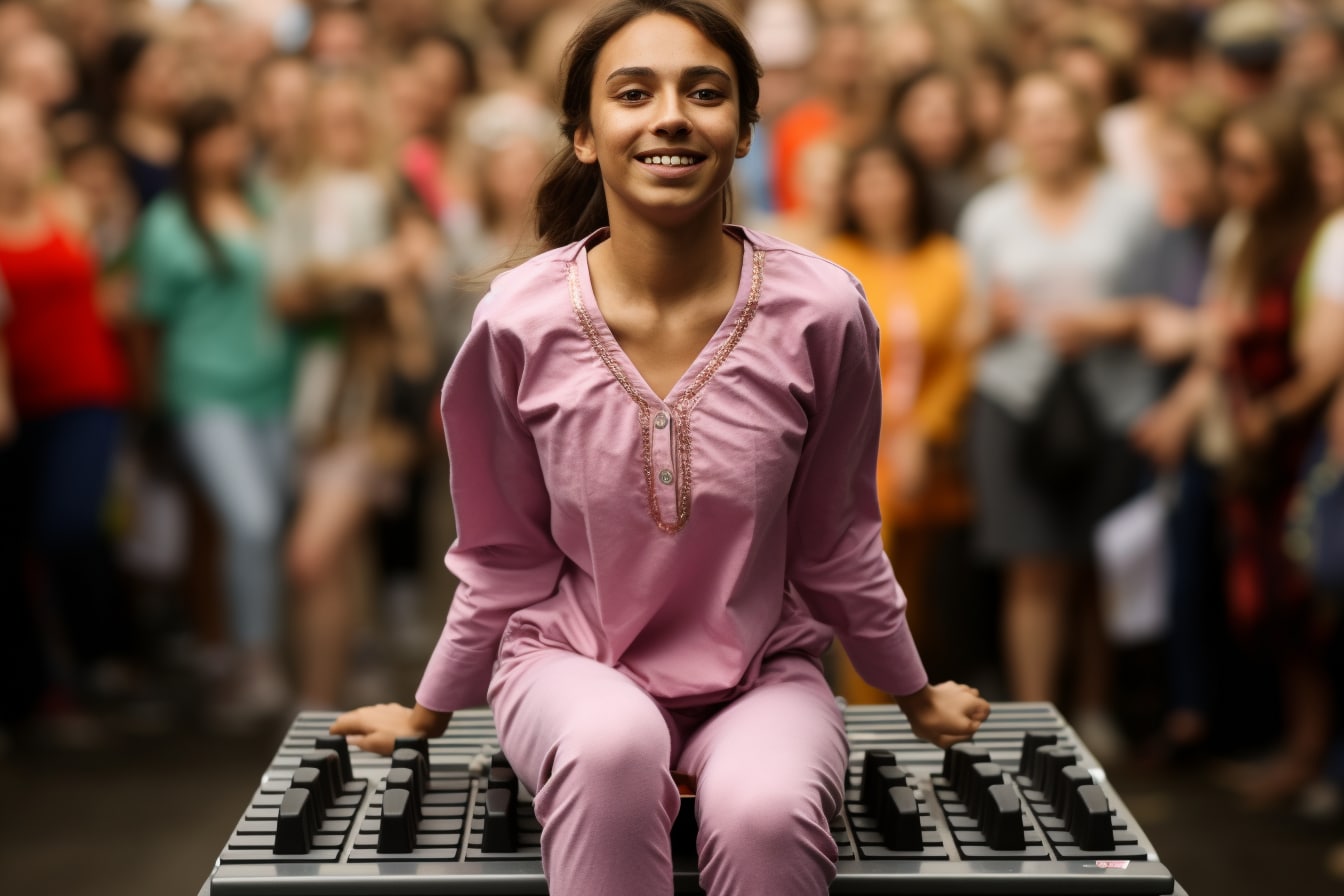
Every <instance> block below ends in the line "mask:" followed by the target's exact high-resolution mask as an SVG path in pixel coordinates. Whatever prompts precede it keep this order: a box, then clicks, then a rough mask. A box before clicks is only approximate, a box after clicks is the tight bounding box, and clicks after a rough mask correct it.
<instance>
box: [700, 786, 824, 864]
mask: <svg viewBox="0 0 1344 896" xmlns="http://www.w3.org/2000/svg"><path fill="white" fill-rule="evenodd" d="M702 784H703V782H702ZM701 790H702V795H701V796H699V797H697V800H698V801H699V802H700V804H701V805H700V813H699V818H698V822H699V827H700V840H701V848H702V849H705V850H709V851H719V852H721V853H722V852H726V853H730V854H742V853H752V852H759V851H761V850H762V849H764V850H765V851H766V852H771V851H772V850H773V849H774V848H776V847H778V848H779V849H781V850H782V851H783V852H785V853H787V852H789V851H790V850H789V847H790V845H794V846H797V845H821V846H822V847H823V849H824V848H826V847H828V846H832V845H833V840H832V838H831V835H830V819H831V816H832V815H833V814H835V810H836V807H835V806H834V805H832V804H833V802H834V801H833V800H832V799H830V798H829V797H827V796H826V795H825V793H824V792H823V789H822V788H817V789H807V788H799V787H789V786H785V785H783V784H781V783H780V782H768V783H767V784H766V785H765V786H756V787H754V786H750V784H749V783H745V782H743V783H740V784H738V785H737V786H735V787H734V788H733V789H732V791H731V792H730V793H728V794H720V795H718V798H717V799H705V797H704V795H703V786H702V788H701Z"/></svg>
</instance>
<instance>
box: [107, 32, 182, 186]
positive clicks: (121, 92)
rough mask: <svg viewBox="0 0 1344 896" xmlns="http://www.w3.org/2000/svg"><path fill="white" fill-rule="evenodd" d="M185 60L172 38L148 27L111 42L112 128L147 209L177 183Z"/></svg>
mask: <svg viewBox="0 0 1344 896" xmlns="http://www.w3.org/2000/svg"><path fill="white" fill-rule="evenodd" d="M181 64H182V61H181V59H180V57H179V56H178V55H177V51H176V49H175V48H174V47H173V46H172V44H170V43H168V42H167V41H166V40H163V39H162V38H158V37H154V36H152V35H150V34H146V33H142V32H128V33H124V34H120V35H118V36H117V37H116V39H115V40H113V41H112V44H111V46H110V47H109V48H108V52H107V59H106V69H107V72H106V76H107V78H108V80H109V81H110V83H111V85H112V87H111V96H112V101H113V103H114V104H115V105H114V107H113V108H112V109H111V110H108V116H109V118H108V132H109V134H110V136H111V138H112V140H113V142H114V143H115V144H116V146H117V149H118V151H119V152H120V153H121V156H122V163H123V164H124V165H125V167H126V176H127V177H128V178H129V179H130V182H131V186H132V187H133V188H134V190H135V195H136V198H137V199H138V200H139V204H140V207H141V208H142V209H143V208H145V206H147V205H149V203H150V202H152V201H153V200H154V199H155V197H157V196H158V195H159V194H160V193H162V192H163V191H164V190H166V189H168V187H169V186H171V184H172V178H173V171H174V165H175V164H176V162H177V154H178V147H179V142H178V132H177V115H178V112H179V111H180V110H181V103H182V98H183V97H182V92H181V89H180V85H181V82H180V79H179V76H178V75H179V69H180V67H181Z"/></svg>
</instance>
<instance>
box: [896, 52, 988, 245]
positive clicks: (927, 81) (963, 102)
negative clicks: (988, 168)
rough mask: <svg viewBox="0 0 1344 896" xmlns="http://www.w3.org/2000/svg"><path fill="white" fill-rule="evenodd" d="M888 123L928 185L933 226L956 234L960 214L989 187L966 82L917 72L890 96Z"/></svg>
mask: <svg viewBox="0 0 1344 896" xmlns="http://www.w3.org/2000/svg"><path fill="white" fill-rule="evenodd" d="M887 121H888V123H889V126H890V127H891V129H892V130H893V131H894V132H895V134H896V135H897V136H898V137H900V138H901V140H902V141H904V142H905V143H906V145H908V146H909V147H910V148H911V150H913V151H914V153H915V156H916V158H917V159H918V160H919V164H920V167H921V169H922V171H923V172H924V176H925V177H928V178H929V180H930V183H931V186H932V190H933V201H934V222H935V226H936V227H937V228H938V229H939V230H942V231H943V232H945V233H952V232H953V231H955V230H956V226H957V221H958V220H959V219H960V217H961V211H962V209H963V208H965V207H966V203H967V202H969V201H970V199H971V197H972V196H973V195H975V193H976V192H977V191H978V190H979V189H980V188H981V187H983V186H984V185H985V182H986V178H985V176H984V175H983V174H982V173H981V170H980V167H979V161H980V160H979V151H978V150H979V147H978V146H977V145H976V142H975V134H974V132H973V131H972V130H971V128H970V101H969V98H968V95H967V90H966V87H965V85H964V83H963V82H962V80H961V79H960V78H959V77H957V76H956V75H954V74H953V73H952V72H951V71H948V70H946V69H942V68H938V67H936V66H929V67H926V68H922V69H918V70H916V71H915V72H913V73H912V74H910V75H909V76H908V77H907V78H906V79H905V80H904V81H901V82H900V83H898V84H897V85H896V88H895V90H893V91H892V95H891V101H890V105H889V112H888V116H887Z"/></svg>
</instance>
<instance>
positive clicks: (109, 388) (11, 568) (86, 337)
mask: <svg viewBox="0 0 1344 896" xmlns="http://www.w3.org/2000/svg"><path fill="white" fill-rule="evenodd" d="M42 124H43V123H42V118H41V115H40V111H39V110H38V109H37V108H36V107H35V106H34V105H33V104H32V103H31V102H29V101H28V100H27V99H24V98H22V97H20V96H18V95H16V94H13V93H0V286H2V287H3V293H2V297H3V304H0V335H3V341H2V342H0V468H3V469H2V470H0V478H2V479H3V480H4V481H3V485H4V488H5V492H4V493H5V500H3V501H0V516H3V517H4V518H5V521H4V525H3V530H4V535H5V538H6V541H7V542H8V543H7V544H6V549H5V551H4V554H3V557H2V559H3V560H4V561H5V563H6V568H5V569H3V570H0V585H3V586H4V592H3V593H4V597H3V598H2V599H0V610H2V611H3V613H4V616H5V618H4V621H3V623H0V632H3V635H2V637H3V639H4V645H3V649H0V657H3V663H4V675H3V678H4V681H5V686H4V687H5V690H4V696H3V700H2V701H0V704H2V705H0V725H6V726H8V725H10V724H14V723H16V722H19V721H22V720H24V719H25V718H27V717H28V716H29V715H30V714H31V713H32V712H33V710H34V708H35V706H36V703H37V701H38V699H39V698H42V697H43V696H44V695H45V696H46V697H47V698H48V704H47V706H46V709H47V711H48V713H49V714H51V713H52V712H56V711H57V710H63V711H64V712H58V713H57V715H56V718H55V721H61V720H62V719H64V720H67V721H69V720H71V715H70V710H72V709H73V708H74V706H75V705H76V703H85V702H86V701H87V700H88V698H89V697H90V694H91V692H92V691H93V690H94V688H95V686H96V684H97V681H96V679H97V675H96V672H97V667H96V664H99V663H100V662H101V661H105V660H109V659H112V658H124V657H125V656H127V655H128V654H129V652H130V646H131V630H130V617H129V612H128V607H127V605H126V603H125V595H124V594H123V593H122V592H121V591H120V589H119V588H118V581H119V575H118V572H117V569H116V567H115V564H114V558H113V556H112V552H111V547H110V544H109V541H108V536H107V533H106V532H105V531H104V528H103V520H102V511H103V502H104V500H105V499H106V497H107V493H108V484H109V478H110V475H111V471H112V463H113V457H114V454H115V452H116V449H117V445H118V440H119V438H120V434H121V430H122V412H123V408H124V405H125V402H126V398H127V394H128V380H127V375H126V369H125V364H124V360H123V358H122V354H121V350H120V348H119V346H118V345H117V342H116V339H115V337H114V335H113V332H112V330H111V329H110V327H109V321H108V320H107V319H106V318H105V317H104V314H103V308H102V307H101V304H100V295H99V279H98V278H99V270H98V260H97V257H96V256H95V254H94V251H93V248H92V246H91V245H90V244H89V240H88V227H89V216H88V210H87V209H86V208H85V206H84V204H83V203H82V202H81V201H80V197H79V196H78V195H77V194H76V193H74V192H72V191H70V190H68V189H64V188H60V187H54V186H52V185H51V183H50V180H49V173H50V171H51V170H52V167H53V164H54V159H53V158H52V153H51V145H50V141H49V139H48V138H47V136H46V134H45V133H44V131H43V126H42ZM10 539H13V541H10ZM28 552H31V553H32V555H33V556H34V557H35V559H36V560H37V563H36V565H35V566H34V567H33V568H31V569H29V570H27V573H26V574H25V572H24V571H23V568H22V566H16V564H23V562H24V557H25V554H26V553H28ZM43 617H45V618H51V619H53V620H54V621H56V622H57V624H58V625H59V629H60V630H59V631H57V632H54V633H47V632H44V631H43V630H42V629H40V628H39V626H38V622H37V620H38V618H43ZM53 646H54V652H53V649H52V648H53ZM53 684H57V685H59V688H58V689H57V690H56V691H55V692H51V691H49V690H48V689H49V688H50V687H51V686H52V685H53ZM53 699H54V700H55V701H56V702H55V703H53V702H51V701H52V700H53Z"/></svg>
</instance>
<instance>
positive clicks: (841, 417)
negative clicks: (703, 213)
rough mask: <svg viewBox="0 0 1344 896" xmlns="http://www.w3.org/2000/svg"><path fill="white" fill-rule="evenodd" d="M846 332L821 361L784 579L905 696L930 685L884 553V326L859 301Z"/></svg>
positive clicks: (879, 677) (863, 663) (874, 680)
mask: <svg viewBox="0 0 1344 896" xmlns="http://www.w3.org/2000/svg"><path fill="white" fill-rule="evenodd" d="M843 326H844V332H843V338H842V340H840V342H839V345H838V346H833V347H832V348H831V351H830V352H827V353H826V354H828V355H830V357H820V358H818V359H817V360H818V373H817V381H816V399H815V402H814V405H813V411H812V415H811V420H810V423H809V426H808V432H807V437H806V441H805V443H804V445H803V449H802V454H801V457H800V459H799V464H798V469H797V473H796V476H795V479H794V483H793V487H792V490H791V492H790V495H789V511H788V513H789V528H788V540H789V546H788V569H787V575H788V580H789V582H790V584H791V585H792V586H793V588H794V589H795V590H796V591H797V592H798V594H799V596H800V597H801V598H802V599H803V601H804V603H806V604H807V606H808V609H809V610H810V611H811V612H812V614H813V615H814V616H815V617H816V618H817V619H819V620H820V621H822V622H824V623H826V624H827V625H829V626H830V627H831V628H833V629H834V630H835V632H836V634H837V636H839V638H840V641H841V643H842V644H843V645H844V647H845V650H846V652H848V654H849V656H850V659H851V660H852V661H853V663H854V666H855V668H856V669H857V670H858V672H859V674H860V675H862V676H863V678H864V680H865V681H867V682H868V683H870V684H872V685H873V686H874V687H878V688H881V689H882V690H884V691H887V692H889V693H892V694H895V695H898V696H903V695H906V694H911V693H914V692H915V691H917V690H919V689H920V688H921V687H923V686H924V685H925V684H927V682H928V676H927V674H926V673H925V671H924V666H923V663H922V662H921V660H920V658H919V651H918V650H917V648H916V647H915V643H914V639H913V637H912V636H911V634H910V629H909V626H908V625H907V624H906V619H905V603H906V601H905V595H904V593H903V592H902V591H901V589H900V586H899V585H898V584H897V583H896V579H895V576H894V574H893V573H892V570H891V564H890V562H889V561H888V560H887V557H886V554H885V553H884V552H883V549H882V521H881V515H880V513H879V511H878V503H877V489H876V482H875V477H876V469H877V447H878V431H879V428H880V425H881V414H882V396H881V379H880V376H879V371H878V347H877V324H876V322H875V321H874V319H873V316H872V314H871V312H869V310H868V308H867V305H866V303H864V302H863V301H862V299H861V298H860V299H856V304H855V306H854V311H853V316H852V317H851V318H850V319H849V320H848V321H845V322H844V324H843ZM827 368H829V369H827Z"/></svg>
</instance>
